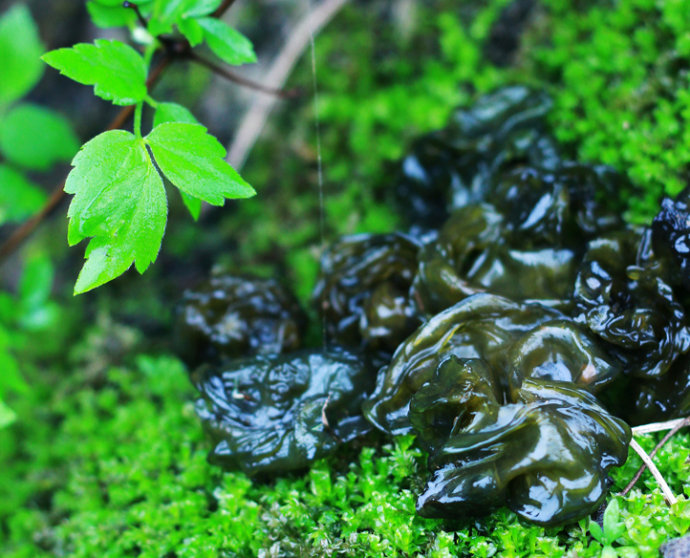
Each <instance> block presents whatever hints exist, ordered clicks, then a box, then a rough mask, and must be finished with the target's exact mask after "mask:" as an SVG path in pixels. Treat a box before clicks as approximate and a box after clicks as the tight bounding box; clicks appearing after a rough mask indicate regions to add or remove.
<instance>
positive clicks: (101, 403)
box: [0, 0, 690, 557]
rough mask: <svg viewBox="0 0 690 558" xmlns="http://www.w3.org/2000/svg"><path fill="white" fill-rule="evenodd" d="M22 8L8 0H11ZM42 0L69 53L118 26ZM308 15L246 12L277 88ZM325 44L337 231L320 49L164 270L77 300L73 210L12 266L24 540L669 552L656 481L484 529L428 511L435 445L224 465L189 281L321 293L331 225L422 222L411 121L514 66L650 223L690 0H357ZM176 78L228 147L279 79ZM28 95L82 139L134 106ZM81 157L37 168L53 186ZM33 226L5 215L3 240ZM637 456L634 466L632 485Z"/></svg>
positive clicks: (681, 469)
mask: <svg viewBox="0 0 690 558" xmlns="http://www.w3.org/2000/svg"><path fill="white" fill-rule="evenodd" d="M17 3H18V2H16V1H13V0H4V1H1V0H0V14H2V13H4V12H5V11H6V10H7V9H9V8H10V7H11V6H13V5H16V4H17ZM24 4H26V5H28V6H29V8H30V9H31V12H32V14H33V16H34V17H35V18H36V20H37V23H38V26H39V32H40V36H41V38H42V41H43V43H44V44H45V45H46V47H47V48H57V47H60V46H66V45H70V44H73V43H75V42H79V41H89V40H92V39H93V38H94V37H96V36H103V31H101V30H98V29H96V28H94V27H93V26H92V25H91V24H90V23H89V20H88V16H87V14H86V11H85V10H84V6H83V4H82V3H81V2H74V1H72V0H54V1H53V2H50V3H46V2H44V1H43V0H32V1H28V2H24ZM308 7H309V3H308V2H306V1H304V2H297V1H287V0H271V1H265V2H250V1H248V0H238V2H237V3H236V5H235V6H233V9H232V10H231V11H230V12H229V13H228V19H229V21H230V22H231V23H232V24H233V25H236V26H237V27H238V28H239V29H240V30H241V31H242V32H243V33H245V34H246V35H247V36H249V37H250V38H251V39H252V40H253V42H254V43H255V46H256V50H257V53H258V55H259V60H260V63H259V64H258V65H257V66H256V67H252V68H246V69H243V70H245V71H246V75H249V76H251V77H253V78H255V79H257V80H259V81H260V80H261V76H262V73H263V72H265V71H266V67H267V66H268V64H269V63H270V61H271V60H272V58H273V57H274V56H275V55H276V54H277V53H278V52H279V51H280V49H281V48H282V46H283V44H284V43H285V41H286V40H287V38H288V37H289V35H290V32H291V30H292V29H293V28H294V25H295V23H296V22H297V21H298V20H299V19H300V18H301V17H303V16H304V14H305V11H306V10H308ZM107 36H119V37H124V35H118V32H117V31H108V34H107ZM315 55H316V74H317V76H316V77H317V83H318V91H319V95H318V99H317V103H316V107H317V113H318V119H319V128H320V131H321V136H320V141H321V148H322V150H321V155H322V164H323V177H324V181H323V198H324V208H323V226H321V224H320V208H319V199H320V195H319V180H318V159H317V158H318V154H317V151H316V147H315V146H316V137H315V122H314V106H315V103H314V98H313V94H312V64H311V57H310V53H309V51H306V52H305V53H304V55H303V57H302V59H301V60H300V62H299V63H298V65H297V67H296V68H295V70H294V72H293V73H292V75H291V77H290V79H289V82H288V84H287V87H288V88H299V89H300V90H301V91H302V92H303V94H302V95H301V96H300V97H298V98H297V99H293V100H289V101H281V102H280V103H279V104H278V108H277V110H275V111H274V112H273V113H272V115H271V117H270V119H269V121H268V124H267V126H266V129H265V130H264V133H263V135H262V137H261V139H260V141H259V142H258V143H257V144H256V146H255V147H254V149H253V150H252V152H251V154H250V156H249V159H248V161H247V164H246V166H245V167H244V169H243V175H244V176H245V177H246V178H247V180H248V181H249V182H250V183H251V184H252V185H254V186H255V188H256V190H257V192H258V196H257V197H256V198H254V199H251V200H246V201H241V202H232V203H230V204H227V205H226V207H225V208H223V209H212V210H209V211H206V212H205V213H204V215H203V216H202V218H201V221H200V222H199V223H198V224H194V223H192V222H191V221H190V219H189V218H188V216H187V214H186V212H185V210H184V208H183V206H182V203H181V201H180V200H179V199H177V198H175V199H174V200H173V202H174V203H173V204H172V206H171V208H170V223H169V226H168V234H167V236H166V239H165V241H164V244H163V251H162V253H161V256H160V259H159V261H158V262H157V263H156V265H155V266H154V267H153V268H152V269H151V270H150V271H149V272H148V273H147V274H146V275H144V276H143V277H141V276H138V275H136V274H134V273H129V274H128V275H127V276H126V277H124V278H122V279H120V280H118V281H116V282H114V283H113V284H111V285H109V286H108V287H106V288H103V289H99V290H97V291H95V292H93V293H89V294H87V295H84V296H80V297H78V298H72V297H71V295H70V293H71V288H72V284H73V282H74V278H75V277H76V274H77V270H78V268H79V266H80V263H81V256H82V255H81V253H78V252H79V249H76V250H68V249H67V246H66V242H65V238H66V232H65V231H66V219H65V209H64V206H63V207H62V208H61V209H60V211H58V212H57V214H56V215H55V216H53V218H52V219H50V220H49V221H48V222H46V223H45V224H44V225H43V226H42V227H41V228H40V229H39V231H38V232H37V233H36V234H35V235H34V236H33V237H32V238H31V240H30V242H29V243H27V244H26V245H25V246H24V248H23V249H22V251H21V252H20V253H18V254H16V255H14V256H13V257H12V258H11V259H10V260H8V261H6V262H5V263H4V264H3V267H2V268H0V287H1V288H2V291H1V292H0V369H2V370H3V372H2V374H3V382H4V383H5V384H8V385H9V384H11V388H12V389H11V391H9V390H8V394H7V395H6V396H5V398H4V399H5V402H6V403H7V404H8V405H9V407H10V408H11V409H12V413H13V414H16V421H15V422H14V423H13V424H12V425H11V426H9V427H6V428H4V429H0V554H2V555H3V556H13V557H19V556H23V557H24V556H25V557H29V556H31V557H35V556H55V555H57V556H89V557H90V556H94V555H102V556H152V557H160V556H179V557H183V556H237V555H239V556H254V555H257V554H261V555H263V556H324V555H333V556H412V555H426V556H434V557H442V556H456V555H472V556H493V555H502V556H538V555H542V556H566V555H578V556H600V555H602V552H606V553H608V554H606V555H608V556H614V555H619V556H656V555H657V553H658V548H659V546H660V545H661V544H662V543H663V542H664V541H665V540H666V539H667V538H669V537H672V536H678V535H680V534H684V533H686V532H687V531H688V529H689V528H690V507H689V506H688V504H687V499H681V501H680V502H679V504H678V505H677V506H676V507H675V508H673V509H672V510H670V513H669V511H668V510H667V509H666V507H665V505H664V504H663V499H662V498H661V496H660V495H659V494H658V492H657V490H656V489H655V485H654V482H653V480H652V479H651V477H648V476H644V477H643V480H642V484H641V485H639V486H640V490H637V489H636V490H634V491H633V492H632V493H631V494H630V495H628V497H626V498H618V497H612V500H613V501H616V502H618V508H617V510H618V511H616V515H615V517H614V516H613V514H612V515H611V517H610V518H609V522H608V523H607V525H608V529H607V528H604V530H603V531H602V530H601V529H599V530H598V531H597V529H596V527H592V520H583V521H581V522H580V523H579V524H576V525H571V526H568V527H566V528H564V529H546V530H545V529H542V528H539V527H535V526H528V525H525V524H522V523H520V522H518V520H517V518H516V517H515V516H514V515H512V514H511V513H509V512H507V511H505V510H502V511H499V512H498V513H496V514H494V515H493V516H491V517H489V518H487V519H485V520H482V521H477V522H471V523H468V524H460V525H447V524H446V525H444V524H442V523H440V522H438V521H432V520H426V519H422V518H419V517H416V516H415V515H414V513H413V508H414V505H413V503H414V498H413V496H412V495H413V493H414V491H415V489H416V488H417V484H418V483H419V482H420V479H419V478H418V477H417V476H416V471H417V467H418V465H420V464H421V463H422V460H423V456H422V455H421V454H420V453H419V452H418V451H417V450H415V449H414V448H413V446H411V443H410V440H407V439H401V440H398V441H397V443H396V445H394V446H384V447H383V448H381V449H378V450H373V449H368V448H364V449H362V448H356V449H353V450H348V452H344V453H342V454H341V455H338V456H336V457H335V458H333V459H331V460H329V461H324V462H321V463H319V464H318V465H317V466H316V467H314V468H313V469H312V470H311V471H310V472H308V473H306V474H305V475H296V476H291V477H287V478H283V479H278V480H274V481H270V482H267V483H255V484H253V483H252V482H251V481H249V480H248V479H247V478H246V477H244V476H243V475H241V474H222V473H221V472H220V471H219V470H217V469H216V468H213V467H210V466H209V465H207V464H206V461H205V454H206V451H207V449H208V448H207V445H206V443H205V441H204V438H203V436H202V434H201V429H200V426H199V425H198V421H197V420H196V418H195V416H194V412H193V407H192V401H193V398H194V394H193V388H192V387H191V386H190V385H189V383H188V380H187V378H186V373H185V370H184V368H183V367H182V365H181V364H180V363H179V361H177V359H175V358H174V357H172V356H170V354H171V352H172V349H173V348H172V347H171V346H170V339H171V335H170V328H171V322H172V318H173V314H174V306H175V303H176V301H177V300H178V299H179V298H180V295H181V293H182V291H183V290H184V289H185V288H187V287H190V286H193V285H194V284H196V283H197V282H199V281H200V280H201V279H203V278H204V277H205V276H206V275H207V274H208V273H209V271H210V269H211V268H213V267H217V268H221V269H227V270H229V271H232V272H242V273H245V272H247V273H249V272H251V273H256V274H259V275H263V276H280V277H282V278H284V279H285V281H286V283H287V284H288V285H289V286H291V287H292V288H293V289H294V290H295V291H296V292H297V293H298V296H299V298H300V299H301V300H302V302H303V303H304V304H305V306H308V304H309V303H308V299H309V294H310V293H311V290H312V287H313V285H314V281H315V275H316V271H317V268H318V255H319V252H320V250H321V248H322V246H323V245H324V244H325V243H327V242H329V241H331V240H333V239H334V238H336V236H337V235H340V234H344V233H352V232H363V231H367V232H382V231H390V230H394V229H395V228H396V227H397V226H399V225H400V221H399V219H398V217H397V215H396V210H395V206H394V203H393V201H392V192H393V189H394V188H395V183H396V172H397V168H398V163H397V161H398V160H399V159H400V157H401V156H402V155H403V154H405V152H406V149H407V148H408V147H409V145H410V141H411V139H412V138H414V137H415V136H417V135H419V134H422V133H425V132H428V131H431V130H433V129H436V128H439V127H441V126H442V125H443V124H444V123H445V121H446V120H447V119H448V117H449V115H450V114H451V113H452V110H453V108H454V107H456V106H458V105H463V104H469V103H470V102H471V101H472V100H473V99H474V98H475V97H476V96H477V95H478V94H480V93H482V92H486V91H488V90H490V89H492V88H494V87H496V86H498V85H502V84H507V83H526V84H530V85H534V86H536V87H539V88H543V89H546V90H547V91H549V92H550V94H551V95H552V96H553V98H554V103H555V107H554V110H553V111H552V113H551V124H552V126H553V129H554V133H555V134H556V136H557V137H558V139H559V140H560V141H561V142H563V144H564V145H565V150H566V153H567V154H568V155H569V156H570V157H572V158H574V159H579V160H586V161H603V162H605V163H607V164H610V165H612V166H614V167H616V168H618V169H620V170H622V171H625V172H627V173H628V174H629V175H630V177H631V179H632V181H633V183H634V184H635V190H634V191H630V192H620V196H621V200H622V201H623V202H625V204H626V206H627V207H628V212H627V217H628V219H629V220H631V221H634V222H646V221H648V220H649V219H650V218H651V216H652V215H653V214H654V213H656V207H657V204H658V200H659V198H660V196H661V194H662V193H664V192H666V193H669V194H675V193H677V192H678V191H679V190H680V189H682V188H683V187H684V186H685V184H686V182H687V175H688V169H689V166H688V165H689V163H690V136H689V134H690V126H689V125H688V124H689V123H690V82H689V78H688V75H689V74H688V70H689V69H690V11H689V10H688V9H687V2H686V1H685V0H665V1H663V2H661V1H653V0H629V1H626V2H619V1H614V0H602V1H596V2H595V1H590V0H568V1H561V0H488V1H480V0H466V1H465V0H463V1H461V0H455V1H451V0H425V1H421V0H366V1H365V0H351V1H350V2H348V3H347V4H346V5H345V7H344V8H343V9H342V10H341V11H340V12H339V13H338V14H337V16H336V17H335V18H334V19H333V21H332V22H331V23H330V24H329V25H328V26H327V27H326V28H325V30H324V31H323V32H322V33H321V34H320V35H319V36H318V37H317V40H316V52H315ZM156 95H157V98H160V99H165V100H178V101H181V102H184V103H186V104H187V106H190V107H191V108H192V111H193V112H194V114H195V115H196V116H197V117H198V118H199V119H200V120H201V121H202V122H204V123H207V125H208V126H209V128H210V130H211V131H212V132H213V133H214V134H216V135H217V136H218V137H219V138H221V140H222V141H224V142H226V143H227V144H229V143H230V142H231V141H232V138H233V133H234V130H235V129H236V128H237V126H238V124H239V122H240V120H241V117H242V115H243V114H244V111H245V110H246V108H247V106H248V105H249V104H250V103H251V102H252V100H253V99H254V98H255V96H256V95H257V93H256V92H254V91H251V90H247V89H241V88H238V87H237V86H235V85H233V84H228V83H227V82H226V81H223V80H221V79H219V78H217V77H214V76H212V75H211V74H210V73H209V72H208V71H207V70H205V69H203V68H200V67H198V66H194V65H191V64H188V63H184V64H180V65H179V66H178V67H175V68H173V69H171V70H170V71H168V72H167V73H166V74H165V76H164V78H163V79H162V81H161V82H160V84H159V85H158V86H157V89H156ZM27 100H29V101H31V102H34V103H37V104H41V105H43V106H48V107H51V108H53V109H56V110H59V111H60V112H61V113H62V114H64V115H65V116H67V117H68V119H69V120H70V122H71V123H72V125H73V127H74V128H75V130H76V132H77V135H79V137H80V138H81V139H82V140H86V139H88V138H90V137H92V136H93V135H95V134H96V133H98V132H99V131H101V130H103V129H104V128H105V126H106V125H107V123H108V122H109V120H110V119H111V118H112V117H113V112H114V111H113V108H112V107H110V106H109V105H108V104H107V103H104V102H101V101H99V100H97V99H95V98H94V97H93V96H92V95H91V92H90V91H89V90H88V88H84V87H81V86H78V85H76V84H74V83H72V82H70V81H69V80H66V79H64V78H61V77H59V76H58V75H57V72H45V74H44V76H43V78H42V80H41V81H40V83H39V84H38V86H37V87H36V88H35V89H34V90H32V92H31V93H30V94H29V96H28V97H27ZM67 168H68V167H67V166H66V165H57V166H56V167H55V168H53V169H52V170H50V171H49V172H47V173H42V174H41V175H36V176H33V175H32V178H33V179H35V180H36V182H37V183H39V184H41V185H42V187H43V188H44V189H45V191H46V192H49V191H50V189H51V188H52V187H53V186H54V185H55V184H57V183H59V182H60V180H61V179H62V178H63V177H64V175H65V173H66V170H67ZM10 230H11V227H9V226H5V227H4V228H0V240H2V239H4V238H6V236H7V235H8V234H9V232H10ZM314 329H315V331H314V333H313V335H312V338H313V339H315V340H316V341H317V342H318V329H319V328H318V326H316V327H315V328H314ZM145 355H155V356H145ZM5 412H6V413H9V412H10V411H8V410H7V411H5ZM2 421H3V407H0V423H2ZM654 441H655V438H654V437H653V436H649V437H647V438H646V439H644V440H643V445H645V444H646V445H647V446H650V445H653V444H654ZM689 455H690V440H689V439H688V437H687V436H682V435H681V436H678V437H677V438H675V439H674V441H673V443H672V444H671V445H670V446H668V447H667V449H666V450H664V451H663V452H662V454H661V455H660V457H659V461H660V463H661V468H662V472H663V473H664V474H665V475H666V478H667V479H668V480H669V482H670V484H671V486H672V488H673V489H674V491H676V493H678V494H683V493H685V494H686V496H688V495H689V494H688V472H687V464H686V459H687V458H688V456H689ZM636 464H637V462H636V461H635V459H634V458H631V460H630V461H629V463H628V465H626V467H625V468H623V469H622V470H621V471H619V472H618V473H617V477H616V480H617V486H618V487H619V488H620V487H622V486H623V485H625V484H626V482H627V479H628V478H630V476H631V475H632V473H633V471H634V469H635V468H636ZM620 525H625V529H624V530H622V531H621V530H620V529H619V528H618V527H616V526H620ZM443 527H452V528H453V529H455V530H454V531H446V530H443ZM612 552H613V553H615V554H612Z"/></svg>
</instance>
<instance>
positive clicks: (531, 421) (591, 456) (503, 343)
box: [182, 86, 690, 525]
mask: <svg viewBox="0 0 690 558" xmlns="http://www.w3.org/2000/svg"><path fill="white" fill-rule="evenodd" d="M550 106H551V103H550V100H549V99H548V97H547V96H546V95H544V94H543V93H541V92H535V91H532V90H530V89H529V88H526V87H520V86H516V87H509V88H504V89H502V90H499V91H496V92H494V93H491V94H489V95H487V96H485V97H482V98H481V99H480V100H479V101H478V102H477V103H476V104H475V105H474V106H473V107H470V108H468V109H462V110H459V111H457V112H456V113H455V115H454V116H453V117H452V119H451V121H450V123H449V124H448V126H446V128H444V129H443V130H440V131H438V132H435V133H432V134H429V135H427V136H424V137H422V138H420V139H419V140H417V141H416V142H415V143H414V145H413V146H412V149H411V153H410V154H409V155H408V156H407V157H405V158H404V159H403V160H402V163H401V169H400V176H399V178H398V179H397V187H396V188H395V192H396V197H397V199H398V200H399V201H400V203H401V207H400V211H401V213H402V214H403V215H405V216H407V217H408V224H409V227H410V228H409V230H408V232H406V233H389V234H377V235H366V234H364V235H357V236H350V237H344V238H342V239H340V240H338V241H337V242H335V243H334V244H333V245H332V246H331V247H330V248H329V249H328V250H326V251H325V253H324V255H323V257H322V265H321V273H320V276H319V279H318V284H317V287H316V291H315V293H314V296H313V303H314V304H315V305H316V307H317V310H318V311H319V313H320V315H321V318H322V320H323V325H324V330H325V334H326V339H325V340H324V348H322V349H320V350H306V351H303V350H301V351H297V352H295V350H296V349H297V348H298V347H299V344H300V335H294V336H288V335H285V334H284V333H285V332H287V331H301V330H300V326H299V324H301V323H302V322H301V318H299V316H300V315H301V314H300V313H299V311H297V310H296V306H295V304H294V298H293V297H292V296H291V295H287V294H284V295H278V294H276V293H272V291H271V289H264V288H263V287H261V286H258V287H257V286H254V287H251V286H246V287H244V286H242V284H241V280H239V279H238V280H237V281H238V282H237V283H236V284H235V283H233V282H232V281H230V283H232V284H233V285H234V286H233V288H232V291H233V292H236V293H240V292H246V293H251V296H237V295H229V299H233V300H235V301H236V302H227V303H226V302H222V303H221V302H219V303H217V305H216V306H214V304H216V303H214V304H211V303H210V302H209V300H212V299H213V296H215V295H213V294H212V293H214V292H215V291H214V290H213V289H210V290H209V289H208V288H207V289H206V291H205V292H202V293H200V294H197V295H194V294H188V295H187V296H186V298H185V301H184V303H183V308H185V305H186V308H187V310H186V313H185V314H184V315H185V316H197V318H195V319H186V324H185V328H186V329H185V328H183V330H182V331H183V336H184V335H187V336H188V337H190V338H195V336H196V341H194V343H192V346H194V347H199V346H200V347H206V349H204V350H198V349H196V354H197V355H200V356H201V360H203V359H207V360H209V361H210V362H211V364H207V365H203V366H201V367H200V368H198V369H197V370H196V371H194V372H193V374H192V378H193V381H194V383H195V385H196V386H197V388H198V389H199V391H200V393H201V395H202V399H201V400H200V402H199V404H198V413H199V415H200V417H201V418H202V420H203V421H204V423H205V426H206V428H207V430H208V431H209V433H210V435H211V438H212V439H213V442H214V450H213V451H212V452H211V460H212V461H214V462H215V463H218V464H220V465H222V466H223V467H226V468H231V469H243V470H244V471H246V472H248V473H250V474H263V473H280V472H284V471H289V470H294V469H299V468H302V467H305V466H308V465H309V463H311V462H312V461H313V460H314V459H317V458H319V457H321V456H324V455H326V454H328V453H329V452H331V451H332V450H334V449H335V448H336V447H337V446H339V445H340V444H343V443H347V442H348V441H351V440H354V439H355V438H357V437H360V436H361V435H362V434H364V433H365V432H366V431H367V430H368V428H369V425H371V426H373V427H374V428H375V429H377V430H379V431H380V432H382V433H385V434H388V435H399V434H414V435H415V437H416V442H417V444H418V445H419V446H420V447H421V448H423V449H424V450H425V451H426V452H427V453H428V468H429V476H428V479H427V482H426V486H425V487H424V488H423V489H422V490H421V493H420V494H419V495H418V500H417V510H418V512H419V513H420V514H422V515H425V516H434V517H474V516H477V515H479V514H482V513H487V512H490V511H491V510H492V509H494V508H496V507H498V506H502V505H506V506H508V507H509V508H511V509H512V510H514V511H515V512H516V513H517V514H518V515H519V516H520V517H522V518H524V519H527V520H530V521H534V522H536V523H539V524H544V525H550V524H558V523H564V522H568V521H573V520H576V519H579V518H581V517H584V516H586V515H587V514H589V513H591V512H593V511H594V510H595V509H596V508H597V507H598V506H599V505H600V504H601V503H602V501H603V499H604V498H605V496H606V492H607V489H608V486H609V485H610V480H609V476H608V475H609V472H610V470H611V468H613V467H618V466H621V465H622V464H623V463H624V461H625V459H626V457H627V450H628V444H629V441H630V436H631V433H630V428H629V426H628V423H629V424H639V423H642V422H647V421H650V420H662V419H666V418H672V417H679V416H685V415H688V414H690V326H689V324H688V319H687V317H686V316H687V313H688V309H689V308H690V306H689V305H690V281H688V279H687V277H688V275H687V270H688V268H690V248H689V246H690V240H688V239H690V225H689V223H690V209H689V208H690V193H689V192H688V191H686V192H684V193H682V194H681V195H680V196H679V197H678V198H677V199H676V200H670V199H666V200H664V201H663V202H662V206H661V210H660V212H659V214H658V215H657V217H656V219H655V220H654V223H653V225H652V226H651V227H646V228H645V227H639V228H632V227H630V226H628V225H626V224H625V223H624V222H623V221H622V219H621V217H620V211H619V210H618V208H617V207H614V206H611V205H607V204H608V203H609V202H612V201H613V202H614V203H615V199H616V195H617V192H618V191H619V190H620V189H621V188H626V189H628V190H629V185H627V179H626V178H625V176H624V175H622V174H620V173H617V172H615V171H614V170H612V169H610V168H608V167H604V166H601V165H590V164H581V163H575V162H570V161H566V160H565V159H564V158H563V157H562V156H561V155H560V153H559V150H558V148H557V146H556V145H555V143H554V141H553V139H552V138H551V136H550V135H549V132H548V127H547V125H546V121H545V117H546V115H547V113H548V110H549V108H550ZM217 281H219V279H217ZM230 283H228V284H230ZM255 285H256V284H255ZM224 296H225V295H224ZM222 298H223V297H221V299H222ZM249 300H253V301H256V303H252V304H248V305H247V304H245V302H247V301H249ZM227 309H232V311H231V312H230V315H232V316H235V317H236V318H238V319H241V320H244V321H243V322H242V323H243V324H246V326H242V327H241V328H240V330H241V332H242V339H243V341H242V343H241V346H239V345H233V346H232V348H231V349H229V350H227V351H226V350H225V349H224V348H223V347H222V346H218V345H217V343H216V341H215V338H216V337H217V335H218V331H219V330H223V329H224V328H225V325H220V324H226V318H224V317H223V316H225V317H227V316H228V312H229V310H227ZM236 309H237V311H236ZM242 316H244V317H242ZM198 324H202V325H203V327H197V326H198ZM287 324H294V325H287ZM214 336H215V337H214ZM331 343H333V344H334V345H338V346H342V348H341V349H337V350H336V349H333V348H329V347H330V344H331ZM204 351H206V352H205V353H204ZM242 352H243V353H244V354H245V355H246V358H242V359H239V360H233V359H234V358H235V357H238V356H240V353H242ZM281 353H282V354H281ZM205 355H210V356H208V357H206V356H205ZM219 355H221V356H222V358H218V356H219ZM256 355H258V356H256ZM219 362H220V365H219V364H218V363H219ZM372 363H373V364H375V367H373V368H372V366H371V365H372ZM621 393H625V394H626V395H625V397H624V398H621V397H620V395H619V394H621ZM624 421H625V422H624Z"/></svg>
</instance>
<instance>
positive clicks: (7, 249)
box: [0, 56, 170, 265]
mask: <svg viewBox="0 0 690 558" xmlns="http://www.w3.org/2000/svg"><path fill="white" fill-rule="evenodd" d="M169 63H170V59H169V58H168V57H167V56H165V57H164V58H163V59H162V60H161V61H160V62H159V63H158V65H157V66H156V67H155V68H154V69H153V70H152V71H151V75H149V78H148V80H147V81H146V85H147V87H149V88H151V87H153V85H155V83H156V82H157V81H158V79H159V78H160V76H161V74H162V73H163V70H165V68H166V67H167V66H168V64H169ZM133 112H134V106H133V105H132V106H128V107H123V108H122V110H121V111H120V112H118V113H117V115H116V116H115V118H113V120H112V122H110V124H109V125H108V127H107V128H106V131H109V130H117V129H118V128H122V126H124V124H125V122H127V120H128V119H129V117H130V116H132V113H133ZM64 188H65V180H63V181H62V182H60V183H59V184H58V185H57V186H55V188H54V189H53V192H52V193H51V194H50V197H49V198H48V201H47V202H46V203H45V205H44V206H43V207H42V208H41V210H40V211H39V212H38V213H37V214H36V215H34V216H33V217H31V218H30V219H29V220H28V221H25V222H24V223H23V224H22V225H20V226H19V228H17V229H16V230H15V231H14V232H13V233H12V234H11V235H10V237H9V238H8V239H7V240H6V241H5V242H4V243H3V244H2V245H0V265H2V264H3V263H4V262H5V261H6V260H7V258H9V257H10V256H11V255H12V254H13V253H14V252H15V251H16V250H17V249H18V248H19V247H20V246H21V245H22V244H23V243H24V241H25V240H26V239H27V238H28V237H29V236H31V234H32V233H33V232H34V231H35V230H36V228H38V226H39V225H40V224H41V223H42V222H43V220H44V219H45V218H46V217H48V216H49V215H50V214H51V213H52V212H53V211H54V210H55V209H56V208H57V207H58V206H59V205H60V202H61V201H62V199H63V198H64V197H65V190H64Z"/></svg>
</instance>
